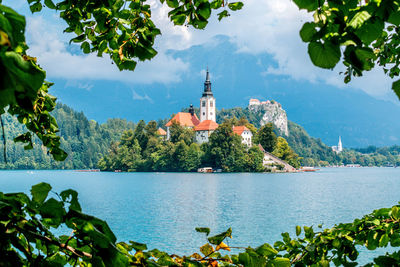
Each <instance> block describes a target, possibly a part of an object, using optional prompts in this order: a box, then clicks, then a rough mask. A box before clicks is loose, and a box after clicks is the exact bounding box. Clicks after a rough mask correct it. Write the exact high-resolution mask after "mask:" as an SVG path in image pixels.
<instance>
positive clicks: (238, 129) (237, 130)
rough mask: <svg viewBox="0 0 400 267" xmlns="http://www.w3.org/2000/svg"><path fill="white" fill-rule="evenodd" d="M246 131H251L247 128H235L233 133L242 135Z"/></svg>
mask: <svg viewBox="0 0 400 267" xmlns="http://www.w3.org/2000/svg"><path fill="white" fill-rule="evenodd" d="M244 131H250V130H249V128H247V127H246V126H233V132H234V133H235V134H238V135H242V133H243V132H244Z"/></svg>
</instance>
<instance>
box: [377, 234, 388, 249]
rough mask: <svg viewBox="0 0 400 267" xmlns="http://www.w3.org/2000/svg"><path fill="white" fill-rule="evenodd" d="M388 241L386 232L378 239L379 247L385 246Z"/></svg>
mask: <svg viewBox="0 0 400 267" xmlns="http://www.w3.org/2000/svg"><path fill="white" fill-rule="evenodd" d="M389 241H390V239H389V236H388V235H387V234H384V235H382V236H381V238H380V239H379V246H380V247H387V245H388V243H389Z"/></svg>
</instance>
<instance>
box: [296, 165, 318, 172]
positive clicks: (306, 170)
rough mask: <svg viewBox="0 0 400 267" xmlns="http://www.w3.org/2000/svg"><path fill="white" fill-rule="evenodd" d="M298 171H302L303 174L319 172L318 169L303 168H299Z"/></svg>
mask: <svg viewBox="0 0 400 267" xmlns="http://www.w3.org/2000/svg"><path fill="white" fill-rule="evenodd" d="M300 171H303V172H315V171H319V169H316V168H314V167H307V166H305V167H301V169H300Z"/></svg>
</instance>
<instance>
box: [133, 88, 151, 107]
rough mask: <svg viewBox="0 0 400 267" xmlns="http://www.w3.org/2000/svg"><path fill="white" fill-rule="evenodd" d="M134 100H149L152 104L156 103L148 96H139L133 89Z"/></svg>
mask: <svg viewBox="0 0 400 267" xmlns="http://www.w3.org/2000/svg"><path fill="white" fill-rule="evenodd" d="M132 98H133V100H147V101H149V102H150V103H152V104H153V103H154V101H153V99H151V97H149V96H148V95H147V94H144V95H139V94H138V93H137V92H136V91H135V90H133V89H132Z"/></svg>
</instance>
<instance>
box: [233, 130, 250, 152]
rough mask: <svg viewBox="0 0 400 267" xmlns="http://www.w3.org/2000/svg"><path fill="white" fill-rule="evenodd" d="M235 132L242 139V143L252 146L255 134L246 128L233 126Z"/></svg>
mask: <svg viewBox="0 0 400 267" xmlns="http://www.w3.org/2000/svg"><path fill="white" fill-rule="evenodd" d="M233 132H234V133H235V134H237V135H240V136H241V137H242V143H243V144H245V145H247V147H251V146H252V139H253V133H252V132H251V131H250V130H249V129H248V128H247V127H246V126H233Z"/></svg>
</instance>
